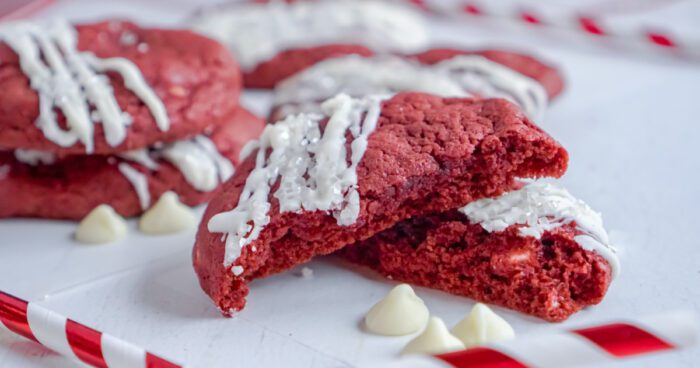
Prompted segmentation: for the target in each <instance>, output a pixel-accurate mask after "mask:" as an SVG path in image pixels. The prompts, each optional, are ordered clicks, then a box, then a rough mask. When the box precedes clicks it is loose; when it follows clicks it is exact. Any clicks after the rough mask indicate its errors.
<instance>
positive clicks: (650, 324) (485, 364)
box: [391, 312, 698, 368]
mask: <svg viewBox="0 0 700 368" xmlns="http://www.w3.org/2000/svg"><path fill="white" fill-rule="evenodd" d="M697 333H698V327H697V321H696V318H695V315H693V314H692V313H685V312H676V313H667V314H663V315H659V316H654V317H649V318H644V319H640V320H637V321H621V322H613V323H609V324H604V325H600V326H594V327H589V328H580V329H574V330H569V331H563V332H557V333H542V334H532V335H527V336H523V337H522V338H517V339H515V340H511V341H506V342H502V343H493V344H488V345H484V346H481V347H475V348H471V349H466V350H462V351H457V352H453V353H448V354H441V355H437V356H433V357H430V356H413V357H408V358H406V359H401V360H397V361H396V362H395V363H393V364H392V365H391V366H392V367H423V368H446V367H452V368H495V367H498V368H528V367H539V368H550V367H551V368H565V367H576V366H580V365H586V366H593V367H594V366H596V365H599V364H603V363H611V362H616V361H619V360H620V359H624V358H630V357H635V356H639V355H643V354H650V353H656V352H663V351H671V350H676V349H680V348H684V347H688V346H690V345H693V344H694V343H695V342H696V340H697Z"/></svg>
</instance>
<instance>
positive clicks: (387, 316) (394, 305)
mask: <svg viewBox="0 0 700 368" xmlns="http://www.w3.org/2000/svg"><path fill="white" fill-rule="evenodd" d="M428 317H430V313H429V312H428V308H427V307H426V306H425V303H423V300H421V298H419V297H418V296H417V295H416V293H415V292H413V288H411V286H410V285H408V284H401V285H398V286H396V287H394V288H393V289H391V291H390V292H389V293H388V294H387V295H386V296H385V297H384V299H382V300H380V301H379V302H377V304H375V305H374V306H372V308H370V310H369V311H368V312H367V315H366V316H365V326H366V327H367V330H369V331H371V332H374V333H376V334H379V335H386V336H401V335H408V334H412V333H414V332H418V331H420V329H421V328H423V327H424V326H425V324H426V323H427V322H428Z"/></svg>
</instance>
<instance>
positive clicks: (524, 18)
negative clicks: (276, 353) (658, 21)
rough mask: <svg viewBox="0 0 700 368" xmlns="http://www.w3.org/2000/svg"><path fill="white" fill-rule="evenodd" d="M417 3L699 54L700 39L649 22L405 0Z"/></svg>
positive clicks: (470, 3)
mask: <svg viewBox="0 0 700 368" xmlns="http://www.w3.org/2000/svg"><path fill="white" fill-rule="evenodd" d="M406 1H408V2H410V3H412V4H414V5H415V6H417V7H419V8H420V9H423V10H425V11H429V12H432V13H436V14H439V15H444V16H454V15H458V14H462V15H467V16H472V17H477V18H485V19H487V18H494V19H506V20H510V21H513V22H517V23H521V24H523V25H529V26H533V27H538V28H546V27H548V28H557V29H560V30H569V31H573V32H575V33H579V34H585V35H588V36H592V37H597V38H603V39H608V40H614V41H619V43H620V44H622V45H626V46H633V47H637V48H641V49H645V50H660V51H667V52H671V53H676V54H681V55H686V56H692V57H695V58H700V40H692V39H687V38H683V37H681V36H680V35H678V34H673V33H671V32H669V31H668V30H662V29H652V28H649V27H646V26H638V27H636V28H632V29H630V28H621V27H618V26H616V24H613V23H609V22H606V21H605V20H603V19H602V18H598V17H596V16H593V15H588V14H575V13H572V14H553V13H552V12H547V11H545V10H544V9H541V8H539V9H538V8H537V7H536V6H535V7H533V6H532V5H528V6H522V5H510V6H506V7H503V6H493V2H487V1H481V2H477V1H461V0H448V1H444V0H406Z"/></svg>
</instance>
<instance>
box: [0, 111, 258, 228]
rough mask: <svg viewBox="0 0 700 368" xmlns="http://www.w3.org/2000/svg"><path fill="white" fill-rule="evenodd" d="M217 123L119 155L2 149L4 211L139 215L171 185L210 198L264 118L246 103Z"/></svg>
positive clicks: (192, 196)
mask: <svg viewBox="0 0 700 368" xmlns="http://www.w3.org/2000/svg"><path fill="white" fill-rule="evenodd" d="M215 123H216V124H215V127H216V128H215V129H214V130H213V131H212V132H210V134H208V135H199V136H195V137H194V138H191V139H187V140H183V141H178V142H175V143H171V144H165V145H158V146H159V148H150V149H144V150H139V151H132V152H130V153H127V154H124V155H119V156H117V155H107V156H105V155H90V156H82V155H69V156H64V157H60V156H55V155H52V154H50V153H47V152H43V153H42V152H32V151H25V150H15V151H0V196H2V198H4V200H3V201H2V203H1V204H0V217H39V218H52V219H76V220H77V219H81V218H83V217H84V216H85V215H86V214H87V213H89V212H90V210H92V209H93V208H95V207H96V206H98V205H100V204H108V205H110V206H112V207H113V208H114V209H115V210H116V211H117V212H118V213H119V214H121V215H122V216H135V215H138V214H140V213H142V212H143V211H144V210H145V208H147V207H148V206H149V205H150V204H151V203H155V200H157V199H158V197H160V195H161V194H162V193H164V192H166V191H174V192H176V193H177V194H178V195H179V196H180V199H181V200H182V201H183V202H184V203H186V204H188V205H196V204H200V203H203V202H206V201H208V200H209V198H211V197H212V196H213V195H214V193H215V192H216V189H217V188H218V187H219V185H220V183H221V182H223V181H225V179H227V176H230V175H231V174H232V173H233V171H232V170H233V169H234V168H235V166H237V165H238V162H239V152H240V150H241V149H242V148H243V146H244V145H245V143H246V142H248V141H249V140H250V139H253V138H256V137H257V136H258V134H259V133H260V131H261V130H262V127H263V125H264V122H263V121H262V119H260V118H259V117H257V116H255V115H253V114H251V113H250V112H248V111H246V110H245V109H242V108H239V109H237V110H236V111H235V112H234V113H233V114H232V115H231V116H228V117H226V118H225V119H224V121H223V122H221V123H219V122H215ZM185 155H189V157H183V156H185ZM192 160H194V161H192ZM188 163H193V164H194V166H201V167H192V166H188ZM195 169H198V170H196V171H193V170H195ZM144 197H145V198H144ZM145 199H147V200H148V201H147V202H146V203H144V200H145Z"/></svg>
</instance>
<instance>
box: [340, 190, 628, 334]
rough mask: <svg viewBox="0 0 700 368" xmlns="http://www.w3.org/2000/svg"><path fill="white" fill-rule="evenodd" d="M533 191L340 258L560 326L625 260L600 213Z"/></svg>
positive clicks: (402, 226)
mask: <svg viewBox="0 0 700 368" xmlns="http://www.w3.org/2000/svg"><path fill="white" fill-rule="evenodd" d="M530 185H531V186H532V185H535V187H532V188H530V189H535V190H536V191H540V193H532V192H533V191H532V190H530V192H531V193H529V194H525V195H522V196H520V198H518V200H516V201H512V200H507V199H504V198H508V196H511V197H513V196H518V195H519V192H522V191H527V190H528V188H527V187H526V188H523V189H521V190H519V191H515V192H511V193H508V194H506V195H504V196H502V197H501V198H496V199H493V200H492V199H486V200H481V201H476V202H472V204H470V206H471V208H469V207H466V208H465V209H466V210H451V211H447V212H443V213H440V214H435V215H430V216H424V217H417V218H413V219H409V220H406V221H403V222H401V223H398V224H396V225H395V226H394V227H392V228H391V229H389V230H385V231H383V232H381V233H379V234H377V235H375V236H373V237H372V238H370V239H367V240H365V241H361V242H358V243H356V244H353V245H351V246H348V247H346V248H344V249H343V250H342V251H340V253H341V254H342V255H343V256H344V257H345V258H346V259H348V260H350V261H352V262H355V263H359V264H363V265H366V266H368V267H370V268H371V269H373V270H375V271H377V272H379V273H380V274H382V275H384V276H386V277H388V278H390V279H392V280H401V281H405V282H409V283H411V284H414V285H419V286H425V287H430V288H435V289H439V290H444V291H446V292H448V293H451V294H456V295H463V296H467V297H470V298H474V299H476V300H479V301H482V302H487V303H492V304H498V305H501V306H504V307H508V308H511V309H514V310H517V311H520V312H523V313H527V314H530V315H533V316H537V317H540V318H543V319H546V320H548V321H562V320H564V319H566V318H568V317H569V316H570V315H571V314H573V313H575V312H577V311H579V310H581V309H582V308H584V307H586V306H589V305H594V304H598V303H599V302H600V301H601V300H602V299H603V297H604V296H605V293H606V291H607V289H608V286H609V284H610V282H611V280H612V278H613V273H614V272H613V271H614V269H616V268H617V259H616V257H615V254H614V250H612V248H611V247H610V246H609V245H608V239H607V234H606V233H605V231H604V230H603V228H602V221H601V220H600V217H599V215H598V214H596V213H595V212H593V211H592V210H590V208H588V207H587V206H585V204H582V202H577V201H576V200H575V199H574V198H573V197H571V196H570V195H569V194H568V192H565V191H564V192H562V190H561V189H557V188H554V189H552V188H553V187H552V186H547V185H544V186H542V185H539V184H530ZM542 191H544V192H542ZM527 195H530V197H529V198H528V197H527ZM540 200H541V201H540ZM499 201H501V202H502V204H501V205H499V204H498V202H499ZM538 201H540V202H538ZM479 202H484V203H489V202H490V204H485V205H483V206H482V203H479ZM527 202H529V203H527ZM487 206H490V207H488V208H487ZM547 206H549V207H548V208H543V207H547ZM480 220H483V222H481V223H480ZM499 220H500V221H503V222H502V223H500V224H497V222H498V221H499ZM484 223H486V225H483V224H484Z"/></svg>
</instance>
